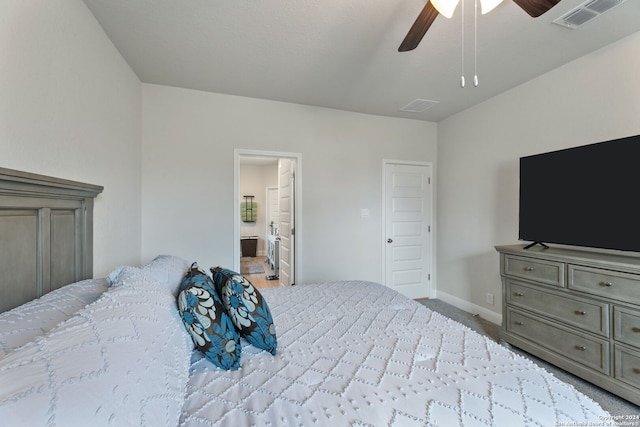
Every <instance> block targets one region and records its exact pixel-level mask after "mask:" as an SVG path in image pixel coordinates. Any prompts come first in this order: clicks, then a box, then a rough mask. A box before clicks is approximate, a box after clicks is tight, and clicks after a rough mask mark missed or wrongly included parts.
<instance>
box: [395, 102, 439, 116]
mask: <svg viewBox="0 0 640 427" xmlns="http://www.w3.org/2000/svg"><path fill="white" fill-rule="evenodd" d="M437 104H440V101H429V100H428V99H414V100H413V101H411V102H410V103H408V104H407V105H405V106H404V107H402V108H401V109H400V111H408V112H409V113H422V112H423V111H426V110H428V109H429V108H431V107H433V106H434V105H437Z"/></svg>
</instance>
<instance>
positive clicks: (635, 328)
mask: <svg viewBox="0 0 640 427" xmlns="http://www.w3.org/2000/svg"><path fill="white" fill-rule="evenodd" d="M631 332H640V328H638V327H637V326H634V327H633V328H631Z"/></svg>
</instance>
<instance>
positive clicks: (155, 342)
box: [0, 267, 191, 426]
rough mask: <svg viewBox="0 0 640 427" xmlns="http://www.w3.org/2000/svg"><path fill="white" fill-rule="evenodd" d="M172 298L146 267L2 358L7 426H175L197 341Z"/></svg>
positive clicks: (1, 404) (0, 402)
mask: <svg viewBox="0 0 640 427" xmlns="http://www.w3.org/2000/svg"><path fill="white" fill-rule="evenodd" d="M175 307H176V302H175V298H174V297H173V295H172V294H171V293H170V292H169V291H168V290H166V289H165V288H164V287H163V286H160V284H159V283H158V281H157V280H155V279H153V278H152V277H150V276H149V274H146V273H145V272H143V271H142V270H141V269H137V268H133V267H125V268H124V269H123V270H122V271H121V273H120V275H119V276H118V279H117V282H116V283H115V284H114V287H111V288H109V289H108V290H107V291H106V292H105V293H103V294H102V296H101V297H100V298H99V299H98V300H97V301H96V302H94V303H92V304H90V305H88V306H87V307H85V308H84V309H82V310H80V311H78V312H77V313H76V314H75V315H74V316H73V317H71V318H70V319H69V320H67V321H65V322H63V323H61V324H60V325H58V326H57V327H56V328H54V329H52V330H51V331H49V332H48V333H47V334H45V335H43V336H42V337H38V338H36V339H35V340H34V341H32V342H30V343H28V344H26V345H24V346H23V347H21V348H18V349H16V350H15V351H13V352H11V353H9V354H8V355H7V356H6V357H5V358H3V359H2V360H0V420H2V423H3V425H51V424H55V425H61V426H64V425H66V426H72V425H88V424H91V425H105V426H106V425H114V426H122V425H136V426H137V425H140V426H147V425H148V426H162V425H171V426H175V425H177V424H178V422H179V417H180V413H181V408H182V406H183V400H184V394H185V387H186V383H187V380H188V375H189V363H190V357H191V338H190V337H189V335H188V333H187V332H186V330H185V328H184V327H183V325H182V322H181V320H180V316H179V315H178V312H177V310H176V308H175Z"/></svg>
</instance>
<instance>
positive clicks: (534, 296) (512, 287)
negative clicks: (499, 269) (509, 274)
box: [506, 279, 640, 337]
mask: <svg viewBox="0 0 640 427" xmlns="http://www.w3.org/2000/svg"><path fill="white" fill-rule="evenodd" d="M506 300H507V304H511V305H514V306H518V307H521V308H524V309H527V310H531V311H534V312H537V313H540V314H542V315H544V316H548V317H551V318H553V319H554V320H559V321H561V322H564V323H567V324H570V325H572V326H575V327H577V328H580V329H583V330H586V331H588V332H593V333H596V334H600V335H604V336H605V337H608V336H609V304H606V303H601V302H598V301H590V300H588V299H584V298H579V297H575V296H563V295H562V294H561V293H560V292H553V291H548V290H543V289H540V288H536V287H535V285H529V284H525V283H520V282H517V281H513V280H511V279H507V295H506ZM638 320H640V319H638ZM638 335H640V334H638Z"/></svg>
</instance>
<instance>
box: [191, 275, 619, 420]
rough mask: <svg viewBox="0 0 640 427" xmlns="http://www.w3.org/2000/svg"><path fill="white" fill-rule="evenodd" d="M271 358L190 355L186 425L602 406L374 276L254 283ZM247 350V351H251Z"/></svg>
mask: <svg viewBox="0 0 640 427" xmlns="http://www.w3.org/2000/svg"><path fill="white" fill-rule="evenodd" d="M261 292H262V294H263V296H264V297H265V299H266V300H267V301H268V303H269V306H270V308H271V311H272V314H273V316H274V322H275V325H276V329H277V333H278V345H279V349H278V354H277V355H276V356H275V357H274V356H271V355H270V354H268V353H266V352H257V351H255V350H253V349H252V348H251V347H249V346H248V345H247V346H245V347H244V348H243V359H242V362H241V369H240V370H239V371H232V372H221V371H219V370H217V369H214V368H213V367H212V366H213V365H212V364H210V363H209V362H208V361H207V360H206V359H203V358H202V357H200V356H199V355H195V357H194V361H193V363H192V365H191V375H190V378H189V383H188V386H187V396H186V400H185V406H184V407H183V411H182V417H181V425H185V426H201V425H202V426H212V425H221V426H249V425H256V426H268V425H272V426H313V425H318V426H403V427H404V426H457V425H460V426H462V425H464V426H465V427H467V426H508V427H511V426H545V427H549V426H556V425H560V423H562V422H569V421H574V422H588V421H593V422H600V421H601V420H602V418H600V417H601V416H606V415H607V414H606V412H604V411H603V410H602V409H601V408H600V407H599V405H598V404H596V403H595V402H593V401H592V400H590V399H589V398H587V397H585V396H584V395H582V394H581V393H579V392H577V391H576V390H575V389H574V388H573V387H572V386H570V385H568V384H566V383H563V382H561V381H560V380H558V379H556V378H555V377H553V376H552V375H550V374H549V373H547V372H546V371H544V370H542V369H541V368H539V367H537V366H536V365H534V364H533V363H532V362H530V361H529V360H527V359H524V358H522V357H520V356H518V355H516V354H515V353H513V352H511V351H510V350H508V349H506V348H504V347H502V346H500V345H498V344H496V343H495V342H493V341H491V340H490V339H488V338H486V337H483V336H481V335H479V334H477V333H476V332H474V331H472V330H470V329H468V328H466V327H465V326H462V325H460V324H459V323H457V322H454V321H452V320H451V319H448V318H446V317H444V316H442V315H439V314H438V313H434V312H432V311H431V310H429V309H427V308H426V307H424V306H422V305H420V304H418V303H416V302H415V301H411V300H409V299H407V298H405V297H403V296H401V295H400V294H398V293H396V292H395V291H393V290H391V289H389V288H386V287H384V286H382V285H378V284H374V283H370V282H354V281H349V282H334V283H324V284H316V285H298V286H295V287H293V288H276V289H264V290H261ZM250 353H253V354H250Z"/></svg>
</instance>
